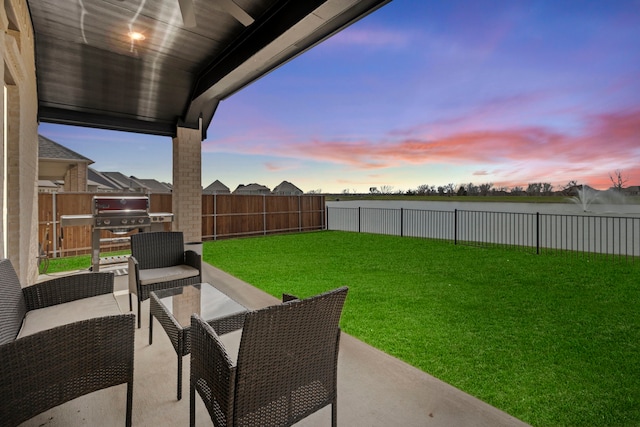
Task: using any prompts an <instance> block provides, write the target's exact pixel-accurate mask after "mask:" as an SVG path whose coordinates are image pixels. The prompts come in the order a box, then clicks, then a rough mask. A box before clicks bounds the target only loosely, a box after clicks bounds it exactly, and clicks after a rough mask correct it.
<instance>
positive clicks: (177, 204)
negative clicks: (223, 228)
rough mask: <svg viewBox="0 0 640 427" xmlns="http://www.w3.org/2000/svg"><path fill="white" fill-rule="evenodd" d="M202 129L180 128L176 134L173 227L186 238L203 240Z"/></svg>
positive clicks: (188, 239)
mask: <svg viewBox="0 0 640 427" xmlns="http://www.w3.org/2000/svg"><path fill="white" fill-rule="evenodd" d="M201 151H202V132H201V131H200V129H187V128H181V127H178V128H177V136H176V137H175V138H173V198H172V210H173V215H174V221H173V229H174V230H176V231H182V232H183V233H184V241H185V242H199V241H201V240H202V186H201V182H202V166H201V165H202V153H201Z"/></svg>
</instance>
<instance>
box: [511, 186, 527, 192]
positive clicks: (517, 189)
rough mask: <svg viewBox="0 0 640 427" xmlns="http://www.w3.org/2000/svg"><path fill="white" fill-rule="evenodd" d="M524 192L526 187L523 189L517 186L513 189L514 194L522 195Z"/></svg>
mask: <svg viewBox="0 0 640 427" xmlns="http://www.w3.org/2000/svg"><path fill="white" fill-rule="evenodd" d="M523 191H524V187H521V186H519V185H516V186H515V187H513V188H512V189H511V192H512V193H522V192H523Z"/></svg>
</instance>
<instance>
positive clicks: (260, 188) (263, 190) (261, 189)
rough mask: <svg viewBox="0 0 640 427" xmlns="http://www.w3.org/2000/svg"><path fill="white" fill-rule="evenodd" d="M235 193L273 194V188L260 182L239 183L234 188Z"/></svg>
mask: <svg viewBox="0 0 640 427" xmlns="http://www.w3.org/2000/svg"><path fill="white" fill-rule="evenodd" d="M233 194H271V190H269V188H268V187H265V186H264V185H260V184H255V183H254V184H249V185H243V184H240V185H238V188H236V189H235V190H233Z"/></svg>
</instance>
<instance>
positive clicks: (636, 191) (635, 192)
mask: <svg viewBox="0 0 640 427" xmlns="http://www.w3.org/2000/svg"><path fill="white" fill-rule="evenodd" d="M622 191H624V193H625V194H626V195H627V196H640V185H630V186H628V187H625V188H623V189H622Z"/></svg>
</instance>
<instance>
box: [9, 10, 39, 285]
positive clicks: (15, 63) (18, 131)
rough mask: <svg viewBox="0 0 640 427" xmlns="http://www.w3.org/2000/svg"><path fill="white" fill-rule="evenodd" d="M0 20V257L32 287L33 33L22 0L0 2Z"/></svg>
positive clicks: (34, 273)
mask: <svg viewBox="0 0 640 427" xmlns="http://www.w3.org/2000/svg"><path fill="white" fill-rule="evenodd" d="M0 22H1V25H2V29H3V31H2V34H1V35H0V57H1V58H2V60H3V63H4V67H2V70H1V71H0V75H2V77H3V83H4V87H6V89H7V108H6V112H5V108H4V102H3V103H1V104H2V107H0V108H1V109H2V117H3V118H4V117H6V118H7V120H6V122H5V120H4V119H3V120H1V121H0V122H1V125H2V135H3V137H2V151H3V152H6V153H7V156H6V159H3V162H2V164H1V165H0V169H1V171H2V173H1V174H0V184H1V185H0V192H1V197H0V200H1V202H0V203H2V208H3V214H2V215H3V218H2V220H3V223H5V224H6V230H7V233H4V232H2V236H1V237H2V245H1V246H0V251H2V253H1V254H0V256H2V257H3V258H9V259H10V260H11V262H12V264H13V266H14V268H15V269H16V272H17V273H18V276H19V278H20V280H21V282H22V284H23V286H24V285H29V284H33V283H34V282H35V280H36V278H37V273H38V270H37V262H36V257H37V254H38V240H37V222H38V221H37V214H38V212H37V200H38V199H37V183H38V180H37V177H38V122H37V111H38V110H37V109H38V99H37V87H36V76H35V59H34V40H33V29H32V27H31V18H30V16H29V11H28V8H27V4H26V1H25V0H7V1H4V2H3V6H0ZM3 92H4V89H3ZM4 135H6V139H5V138H4ZM4 209H6V216H5V213H4ZM2 229H3V230H4V229H5V227H2Z"/></svg>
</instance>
